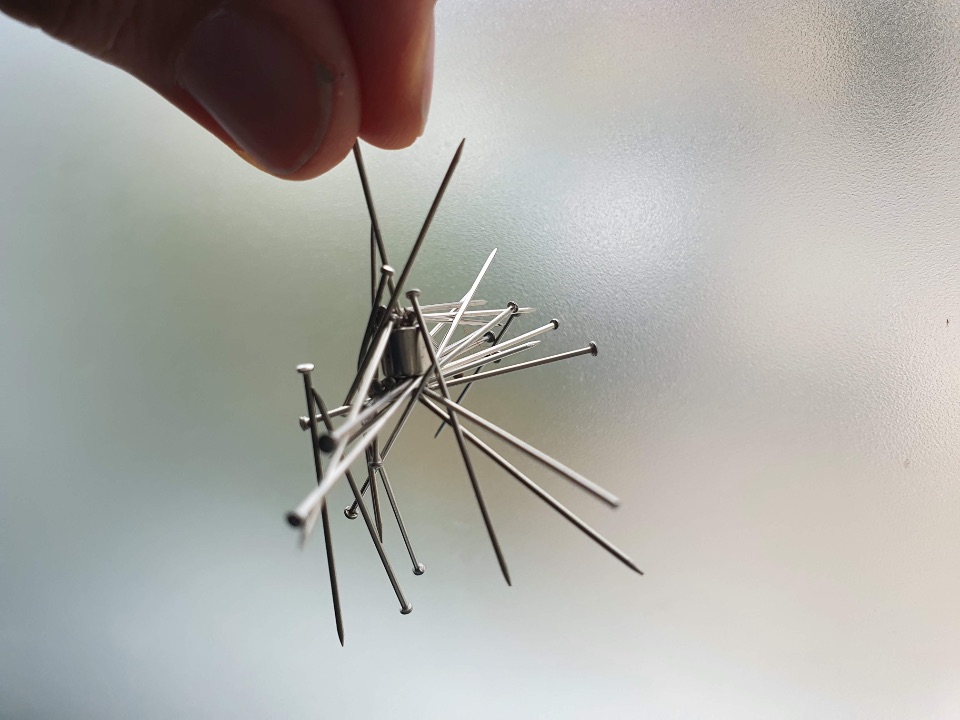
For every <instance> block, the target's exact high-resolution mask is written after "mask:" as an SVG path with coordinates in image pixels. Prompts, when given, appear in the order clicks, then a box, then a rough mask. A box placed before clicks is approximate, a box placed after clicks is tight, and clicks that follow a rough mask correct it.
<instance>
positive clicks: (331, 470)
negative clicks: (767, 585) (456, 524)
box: [287, 142, 643, 645]
mask: <svg viewBox="0 0 960 720" xmlns="http://www.w3.org/2000/svg"><path fill="white" fill-rule="evenodd" d="M462 151H463V142H461V143H460V146H459V147H458V148H457V152H456V154H455V155H454V157H453V161H452V162H451V163H450V167H449V168H448V169H447V173H446V175H445V176H444V178H443V182H442V183H441V185H440V189H439V191H438V192H437V195H436V197H435V198H434V200H433V204H432V205H431V207H430V212H429V213H428V215H427V219H426V220H425V221H424V224H423V227H422V228H421V230H420V234H419V236H418V237H417V240H416V242H415V243H414V247H413V250H412V251H411V252H410V256H409V258H408V259H407V262H406V264H405V265H404V266H403V270H402V271H401V272H400V275H399V277H397V279H396V282H394V275H395V272H394V270H393V268H392V267H390V265H389V264H388V263H387V257H386V249H385V246H384V243H383V237H382V236H381V234H380V225H379V223H378V221H377V214H376V211H375V210H374V205H373V198H372V195H371V193H370V184H369V182H368V181H367V174H366V170H365V168H364V165H363V157H362V156H361V154H360V147H359V145H355V146H354V148H353V154H354V158H355V160H356V163H357V170H358V171H359V173H360V182H361V185H362V187H363V194H364V199H365V200H366V204H367V211H368V213H369V215H370V260H371V268H370V295H371V301H372V302H371V308H370V315H369V318H368V320H367V325H366V329H365V331H364V334H363V338H362V341H361V343H360V355H359V358H358V362H357V366H358V370H357V375H356V377H355V378H354V380H353V382H352V384H351V386H350V390H349V392H348V393H347V396H346V399H345V400H344V404H343V405H342V406H339V407H337V408H334V409H333V410H331V411H328V410H327V409H326V405H325V404H324V402H323V398H322V397H321V396H320V394H319V392H317V389H316V387H315V383H314V381H313V377H312V373H313V371H314V366H313V365H312V364H304V365H300V366H298V367H297V371H298V372H300V373H301V375H302V376H303V381H304V388H305V391H306V399H307V414H306V415H305V416H302V417H301V418H300V427H301V429H303V430H310V444H311V448H312V453H313V462H314V469H315V473H316V478H317V486H316V487H315V488H314V489H313V490H312V491H311V492H310V493H309V494H308V495H307V496H306V497H305V498H304V499H303V500H302V501H301V502H300V504H299V505H297V506H296V508H294V509H293V510H291V511H290V512H289V513H288V514H287V521H288V522H289V523H290V525H292V526H293V527H296V528H299V530H300V540H301V545H302V544H303V543H304V542H305V541H306V540H307V538H308V537H309V536H310V535H311V533H312V532H313V530H314V528H315V527H316V524H317V521H318V520H319V521H320V524H321V527H322V528H323V537H324V542H325V544H326V553H327V567H328V571H329V575H330V588H331V591H332V594H333V606H334V615H335V618H336V621H337V634H338V635H339V638H340V643H341V645H342V644H343V618H342V613H341V608H340V598H339V591H338V586H337V575H336V569H335V567H334V558H333V546H332V535H331V530H330V518H329V517H328V514H327V510H326V497H327V494H328V493H329V492H330V490H331V488H333V486H334V485H336V484H337V483H338V482H339V481H340V479H341V478H343V477H346V478H347V482H348V484H349V485H350V489H351V490H352V492H353V496H354V501H353V504H352V505H351V506H350V507H348V508H346V510H344V514H345V515H346V516H347V517H348V518H350V519H354V518H356V517H357V514H358V511H359V514H360V515H361V516H362V517H363V521H364V525H366V528H367V532H368V534H369V535H370V539H371V541H372V542H373V545H374V548H375V549H376V551H377V553H378V555H379V556H380V561H381V563H382V564H383V567H384V570H385V571H386V574H387V578H388V580H389V581H390V584H391V586H392V587H393V591H394V593H395V594H396V596H397V600H398V602H399V603H400V612H401V613H403V614H407V613H409V612H410V611H411V610H413V606H412V605H411V604H410V603H409V602H408V601H407V599H406V597H405V596H404V594H403V591H402V590H401V589H400V585H399V583H398V582H397V578H396V575H395V574H394V571H393V568H392V566H391V565H390V561H389V559H388V558H387V555H386V552H385V550H384V548H383V522H382V518H381V512H380V508H381V505H380V499H379V498H380V496H379V492H380V488H379V487H378V483H379V484H382V486H383V490H384V491H385V492H386V497H387V499H388V500H389V503H390V509H391V510H392V512H393V517H394V520H395V521H396V523H397V526H398V528H399V530H400V535H401V537H402V538H403V543H404V545H405V547H406V551H407V555H408V556H409V559H410V563H411V565H412V567H413V573H414V574H415V575H421V574H423V571H424V566H423V564H422V563H420V562H419V560H418V559H417V556H416V553H415V552H414V550H413V546H412V544H411V542H410V536H409V533H408V532H407V528H406V527H405V526H404V524H403V518H402V517H401V514H400V509H399V507H398V505H397V499H396V495H395V493H394V487H393V485H391V483H390V480H389V479H388V477H387V473H386V469H385V468H384V461H385V460H386V458H387V455H388V454H389V452H390V450H391V448H392V447H393V444H394V442H395V441H396V439H397V437H398V436H399V434H400V431H401V430H402V429H403V427H404V425H405V424H406V422H407V419H408V418H409V417H410V415H411V413H412V412H413V409H414V408H415V407H416V406H417V405H418V404H419V405H421V406H423V407H424V408H426V409H427V410H428V411H429V412H430V413H432V414H433V415H436V416H437V417H438V418H440V420H442V423H441V425H440V427H439V429H438V430H437V432H436V435H434V437H435V438H436V437H438V436H439V435H440V433H441V432H442V431H443V429H444V427H446V426H447V425H450V428H451V430H452V432H453V435H454V438H455V440H456V442H457V447H458V448H459V450H460V454H461V456H462V458H463V464H464V468H465V469H466V472H467V477H468V479H469V480H470V485H471V487H472V489H473V492H474V496H475V497H476V499H477V505H478V506H479V509H480V514H481V516H482V518H483V522H484V526H485V527H486V530H487V535H488V536H489V538H490V543H491V545H492V546H493V550H494V553H495V555H496V557H497V561H498V563H499V565H500V571H501V573H502V574H503V577H504V579H505V580H506V582H507V584H508V585H509V584H510V574H509V571H508V570H507V563H506V559H505V558H504V555H503V552H502V550H501V548H500V542H499V541H498V540H497V535H496V532H495V531H494V528H493V521H492V519H491V516H490V512H489V510H488V508H487V505H486V502H485V501H484V498H483V492H482V490H481V487H480V483H479V481H478V478H477V474H476V471H475V469H474V465H473V461H472V459H471V456H470V454H469V453H468V448H467V443H468V442H469V443H470V444H471V445H472V446H473V447H474V448H477V449H479V450H480V452H481V453H483V454H484V455H486V456H487V457H489V458H490V459H491V460H493V461H494V462H495V463H496V464H497V465H499V466H500V467H501V468H503V470H505V471H506V473H507V474H508V475H509V476H510V477H513V478H514V479H516V480H517V481H519V482H520V483H521V484H522V485H523V486H524V487H526V488H527V489H529V490H530V491H531V492H533V493H534V494H535V495H536V496H537V497H539V498H540V499H541V500H543V501H544V502H545V503H546V504H547V505H548V506H549V507H551V508H553V509H554V510H556V511H557V512H558V513H559V514H560V515H561V516H563V517H564V518H566V519H567V520H568V521H570V522H571V523H572V524H573V525H574V526H576V527H577V528H579V529H580V530H581V531H582V532H584V533H585V534H586V535H587V536H588V537H590V538H591V539H592V540H594V541H595V542H596V543H597V544H599V545H600V546H601V547H602V548H604V549H605V550H607V551H608V552H609V553H610V554H612V555H613V556H614V557H616V558H617V559H618V560H620V561H621V562H622V563H624V564H625V565H626V566H627V567H629V568H630V569H631V570H634V571H635V572H637V573H640V574H641V575H642V574H643V573H642V572H641V571H640V569H639V568H638V567H637V566H636V564H635V563H634V562H633V561H632V560H631V559H630V558H629V557H627V555H626V554H624V553H623V551H621V550H619V549H618V548H617V547H616V546H614V545H613V544H612V543H610V542H609V541H608V540H606V539H605V538H604V537H603V536H602V535H600V534H599V533H597V532H596V531H595V530H593V529H592V528H591V527H589V526H588V525H587V524H586V523H584V522H583V521H582V520H580V518H578V517H577V516H576V515H574V514H573V513H572V512H570V511H569V510H567V508H566V507H564V506H563V505H562V504H560V503H559V502H558V501H557V500H556V499H554V498H553V497H551V496H550V495H549V494H547V493H546V492H545V491H544V490H543V489H541V488H540V487H539V486H538V485H536V484H535V483H534V482H533V481H532V480H530V479H529V478H527V476H526V475H524V474H523V473H521V472H520V471H519V470H517V468H515V467H514V466H513V465H512V464H511V463H509V462H508V461H507V460H505V459H504V458H503V457H502V456H501V455H499V454H498V453H497V452H495V451H494V450H493V449H492V448H490V447H489V446H488V445H487V444H486V443H485V442H484V441H482V440H480V439H479V438H478V437H477V436H476V435H475V434H474V433H473V432H471V431H470V430H468V429H467V428H465V427H464V426H463V424H464V423H469V424H470V425H473V426H475V427H476V428H480V429H482V430H485V431H486V432H488V433H489V434H490V435H491V436H492V437H493V438H496V439H499V440H501V441H502V442H504V443H505V444H506V445H509V446H511V447H513V448H514V449H516V450H519V451H520V452H521V453H523V454H524V455H526V456H527V457H528V458H531V459H533V460H536V461H537V462H538V463H540V464H541V465H543V466H544V467H546V468H548V469H550V470H553V471H554V472H555V473H556V474H557V475H559V476H560V477H563V478H566V479H567V480H569V481H570V482H572V483H574V484H575V485H577V486H579V487H580V488H582V489H584V490H586V491H587V492H588V493H590V494H592V495H594V496H595V497H596V498H598V499H600V500H602V501H603V502H605V503H607V504H608V505H610V506H611V507H616V506H617V505H618V504H619V502H620V501H619V500H618V499H617V498H616V497H615V496H614V495H613V494H612V493H610V492H608V491H607V490H604V489H603V488H601V487H600V486H598V485H596V484H595V483H593V482H591V481H590V480H588V479H587V478H585V477H584V476H582V475H581V474H580V473H578V472H576V471H574V470H571V469H570V468H568V467H567V466H566V465H563V464H562V463H560V462H558V461H557V460H554V459H553V458H551V457H550V456H549V455H547V454H546V453H543V452H541V451H540V450H538V449H536V448H534V447H532V446H531V445H529V444H527V443H525V442H524V441H523V440H520V439H519V438H517V437H515V436H513V435H511V434H510V433H508V432H507V431H506V430H503V429H502V428H500V427H498V426H496V425H494V424H493V423H492V422H490V421H489V420H486V419H484V418H482V417H480V416H479V415H477V414H476V413H474V412H472V411H470V410H468V409H466V408H465V407H463V405H462V402H463V400H464V397H465V396H466V394H467V391H468V390H469V389H470V387H471V386H472V383H473V382H475V381H478V380H485V379H487V378H492V377H497V376H500V375H505V374H508V373H510V372H515V371H520V370H525V369H530V368H534V367H537V366H539V365H545V364H547V363H551V362H556V361H558V360H566V359H569V358H574V357H580V356H584V355H596V354H597V346H596V344H594V343H592V342H591V343H590V344H589V345H588V346H587V347H585V348H582V349H580V350H572V351H569V352H564V353H559V354H555V355H551V356H548V357H544V358H541V359H538V360H531V361H528V362H523V363H518V364H515V365H510V366H503V367H500V368H497V369H495V370H487V371H485V372H484V371H483V368H484V366H486V365H490V364H498V363H500V361H501V360H504V359H505V358H507V357H509V356H512V355H514V354H519V353H521V352H523V351H525V350H528V349H530V348H533V347H535V346H536V345H538V344H539V341H537V342H526V341H527V340H528V339H529V338H531V337H534V336H536V335H539V334H541V333H544V332H547V331H549V330H556V329H557V328H558V327H559V326H560V323H559V321H557V320H552V321H551V322H550V323H548V324H547V325H544V326H542V327H539V328H536V329H534V330H530V331H528V332H526V333H523V334H520V335H516V336H515V337H513V338H507V337H506V334H507V331H508V330H509V329H510V326H511V324H512V323H513V321H514V320H515V319H516V318H517V317H519V316H520V315H522V314H525V313H529V312H533V309H532V308H521V307H520V306H519V305H518V304H517V303H515V302H513V301H511V302H509V303H507V306H506V307H504V308H491V309H486V308H484V309H483V310H468V308H476V307H478V306H480V307H482V306H485V305H486V301H484V300H475V299H474V297H473V296H474V294H475V293H476V291H477V288H478V287H479V285H480V282H481V280H482V279H483V276H484V274H485V273H486V271H487V269H488V268H489V267H490V264H491V263H492V262H493V258H494V255H495V254H496V252H497V251H496V250H494V251H493V252H491V253H490V255H489V257H488V258H487V260H486V262H485V263H484V265H483V268H482V269H481V270H480V273H479V275H477V278H476V280H474V282H473V284H472V285H471V287H470V290H469V291H468V292H467V294H466V295H464V296H463V297H462V298H461V299H460V300H459V301H457V302H444V303H435V304H432V305H421V304H420V302H419V297H420V291H419V290H410V291H407V292H406V293H404V285H405V284H406V281H407V279H408V277H409V275H410V271H411V269H412V268H413V265H414V262H415V261H416V258H417V254H418V253H419V251H420V247H421V246H422V244H423V241H424V238H425V237H426V233H427V229H428V228H429V226H430V222H431V221H432V219H433V216H434V214H435V213H436V211H437V208H438V207H439V205H440V200H441V198H442V197H443V193H444V191H445V190H446V188H447V185H448V184H449V182H450V178H451V176H452V175H453V171H454V169H455V168H456V166H457V163H458V162H459V160H460V155H461V153H462ZM402 297H406V299H407V300H408V302H409V305H404V304H402V303H401V298H402ZM385 298H386V299H385ZM458 332H460V333H462V336H461V337H460V338H459V339H458V338H456V335H457V333H458ZM470 370H472V371H473V373H472V374H468V371H470ZM458 385H463V386H464V388H463V390H462V391H461V392H460V394H459V396H458V397H457V399H456V401H454V400H453V399H452V398H451V396H450V393H449V389H450V388H451V387H455V386H458ZM401 408H402V412H400V410H401ZM334 418H342V420H341V421H340V424H339V425H338V426H336V427H335V426H334V424H333V420H334ZM394 418H396V420H395V421H394V422H393V425H392V427H391V430H390V433H389V435H388V440H387V441H386V443H384V444H383V446H382V449H381V444H380V438H381V434H383V433H385V432H386V430H387V426H388V424H389V423H390V422H391V421H392V420H393V419H394ZM361 455H362V456H364V458H365V463H366V472H365V474H366V477H367V479H366V481H365V483H364V485H363V487H362V488H360V487H357V483H356V481H355V480H354V478H353V475H352V473H351V470H350V467H351V465H352V464H353V463H354V462H356V461H357V460H359V458H360V456H361ZM368 490H369V492H370V497H371V500H372V504H373V514H372V515H371V513H370V512H369V511H368V510H367V506H366V503H365V502H364V495H365V494H366V493H367V491H368Z"/></svg>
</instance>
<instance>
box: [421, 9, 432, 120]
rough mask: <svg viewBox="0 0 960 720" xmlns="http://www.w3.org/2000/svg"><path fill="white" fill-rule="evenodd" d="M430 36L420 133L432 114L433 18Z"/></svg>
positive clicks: (426, 53)
mask: <svg viewBox="0 0 960 720" xmlns="http://www.w3.org/2000/svg"><path fill="white" fill-rule="evenodd" d="M429 32H430V37H429V38H428V40H427V47H426V49H425V50H424V56H423V85H422V87H421V90H420V92H421V96H420V134H421V135H423V131H424V130H425V129H426V127H427V115H429V114H430V99H431V97H432V96H433V55H434V46H435V37H436V34H435V33H434V28H433V20H432V19H431V22H430V30H429Z"/></svg>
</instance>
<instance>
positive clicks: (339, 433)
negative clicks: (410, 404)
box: [318, 379, 417, 453]
mask: <svg viewBox="0 0 960 720" xmlns="http://www.w3.org/2000/svg"><path fill="white" fill-rule="evenodd" d="M415 382H417V380H414V379H410V380H406V381H404V382H403V383H401V384H400V385H397V387H395V388H393V389H392V390H388V391H387V392H386V393H384V394H383V395H381V396H380V397H378V398H376V399H374V400H373V401H372V402H371V403H370V404H369V405H367V407H365V408H364V409H363V410H362V411H361V412H360V413H358V414H357V416H356V417H355V418H353V420H352V421H347V422H344V423H343V424H342V425H341V426H340V427H338V428H337V429H336V430H334V431H333V432H331V433H326V434H324V435H321V436H320V440H319V443H318V447H319V448H320V449H321V450H323V452H326V453H331V452H333V451H334V449H335V448H336V447H337V446H338V445H340V444H341V443H343V442H350V440H351V439H352V438H353V437H354V436H355V435H356V434H357V433H358V432H359V431H360V430H361V429H362V428H363V427H364V426H365V425H368V424H369V423H371V422H372V421H374V420H376V419H377V418H378V417H379V416H380V415H381V414H382V413H383V411H384V410H386V409H387V408H389V407H390V406H391V405H392V404H393V402H394V400H396V399H397V398H398V397H400V396H401V395H402V394H403V391H404V390H406V389H407V385H409V384H410V383H415Z"/></svg>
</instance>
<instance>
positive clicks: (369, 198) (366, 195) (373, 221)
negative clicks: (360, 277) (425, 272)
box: [353, 140, 393, 292]
mask: <svg viewBox="0 0 960 720" xmlns="http://www.w3.org/2000/svg"><path fill="white" fill-rule="evenodd" d="M353 158H354V160H356V161H357V172H358V173H359V174H360V185H361V187H362V188H363V199H364V201H365V202H366V204H367V213H368V214H369V215H370V228H371V232H372V233H373V237H374V239H375V240H376V243H377V250H378V251H379V253H380V264H381V265H389V264H390V261H389V260H387V250H386V248H385V247H384V244H383V236H382V235H381V234H380V223H379V222H378V221H377V211H376V209H375V208H374V206H373V195H372V194H371V193H370V183H369V182H368V181H367V169H366V167H365V166H364V164H363V155H362V154H361V153H360V141H359V140H357V141H356V142H354V143H353ZM372 272H373V269H372V268H371V273H372ZM389 282H390V292H393V281H392V280H391V281H389Z"/></svg>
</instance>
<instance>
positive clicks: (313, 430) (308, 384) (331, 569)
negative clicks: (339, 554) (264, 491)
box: [297, 363, 343, 647]
mask: <svg viewBox="0 0 960 720" xmlns="http://www.w3.org/2000/svg"><path fill="white" fill-rule="evenodd" d="M313 370H314V366H313V364H311V363H304V364H303V365H297V372H298V373H300V374H301V375H303V390H304V393H305V394H306V396H307V415H308V416H310V417H316V413H315V412H314V410H313V380H312V378H311V377H310V374H311V373H312V372H313ZM317 434H318V431H317V421H316V420H313V421H312V422H311V423H310V444H311V445H312V447H313V465H314V469H315V470H316V474H317V485H319V484H320V483H321V482H323V467H322V465H321V463H320V455H319V454H318V451H317ZM320 520H321V522H322V524H323V544H324V546H325V547H326V551H327V571H328V573H329V575H330V595H331V596H332V597H333V615H334V618H335V619H336V623H337V637H339V638H340V646H341V647H342V646H343V613H342V612H341V610H340V590H339V588H338V587H337V567H336V564H335V563H334V561H333V538H332V537H331V534H330V517H329V515H328V514H327V503H325V502H324V503H321V505H320Z"/></svg>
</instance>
